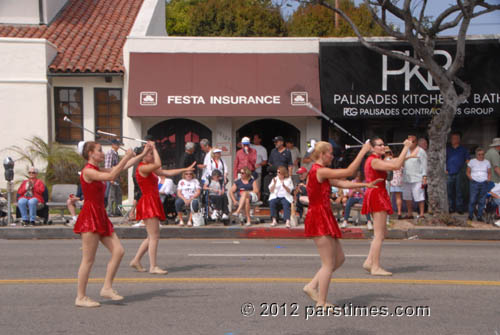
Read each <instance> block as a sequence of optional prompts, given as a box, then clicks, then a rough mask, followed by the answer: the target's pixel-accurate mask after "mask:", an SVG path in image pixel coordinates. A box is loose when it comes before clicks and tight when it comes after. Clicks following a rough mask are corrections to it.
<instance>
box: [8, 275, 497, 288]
mask: <svg viewBox="0 0 500 335" xmlns="http://www.w3.org/2000/svg"><path fill="white" fill-rule="evenodd" d="M310 280H311V279H310V278H272V277H270V278H267V277H261V278H231V277H228V278H217V277H214V278H182V277H179V278H116V279H115V280H114V281H115V282H118V283H307V282H309V281H310ZM103 282H104V278H91V279H89V283H103ZM331 282H332V283H338V284H406V285H460V286H500V281H492V280H491V281H490V280H446V279H442V280H441V279H381V278H380V279H379V278H333V279H332V280H331ZM76 283H77V278H40V279H1V280H0V285H16V284H17V285H29V284H76Z"/></svg>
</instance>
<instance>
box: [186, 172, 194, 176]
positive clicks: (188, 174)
mask: <svg viewBox="0 0 500 335" xmlns="http://www.w3.org/2000/svg"><path fill="white" fill-rule="evenodd" d="M185 175H186V176H193V175H194V173H191V172H189V173H185Z"/></svg>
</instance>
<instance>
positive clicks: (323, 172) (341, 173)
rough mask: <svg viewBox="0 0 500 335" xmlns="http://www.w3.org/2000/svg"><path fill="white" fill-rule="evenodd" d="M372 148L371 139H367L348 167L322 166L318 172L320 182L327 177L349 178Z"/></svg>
mask: <svg viewBox="0 0 500 335" xmlns="http://www.w3.org/2000/svg"><path fill="white" fill-rule="evenodd" d="M371 149H372V146H371V145H370V142H369V141H366V142H365V144H363V147H362V148H361V150H360V151H359V152H358V155H357V156H356V158H355V159H354V160H353V161H352V163H351V164H349V166H348V167H347V168H346V169H330V168H320V169H318V172H317V178H318V182H320V183H321V182H323V181H324V180H325V179H341V178H347V177H350V176H352V175H354V173H355V172H356V170H357V169H358V168H359V165H360V164H361V161H362V160H363V158H364V157H365V155H366V154H367V153H368V152H369V151H370V150H371Z"/></svg>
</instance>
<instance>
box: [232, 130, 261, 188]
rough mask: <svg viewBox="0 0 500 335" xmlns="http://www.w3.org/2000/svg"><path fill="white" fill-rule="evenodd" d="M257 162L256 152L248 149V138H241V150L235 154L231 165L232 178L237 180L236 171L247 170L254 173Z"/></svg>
mask: <svg viewBox="0 0 500 335" xmlns="http://www.w3.org/2000/svg"><path fill="white" fill-rule="evenodd" d="M256 162H257V151H256V150H255V149H252V148H251V147H250V138H248V137H246V136H245V137H243V138H242V139H241V149H240V150H238V151H237V152H236V158H235V160H234V164H233V178H234V180H236V179H238V178H239V177H240V176H239V175H238V171H240V170H241V169H243V168H245V167H246V168H248V169H249V170H250V171H251V172H252V173H253V172H254V171H255V164H256Z"/></svg>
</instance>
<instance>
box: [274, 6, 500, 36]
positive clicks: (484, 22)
mask: <svg viewBox="0 0 500 335" xmlns="http://www.w3.org/2000/svg"><path fill="white" fill-rule="evenodd" d="M286 1H287V3H288V4H289V6H284V7H283V8H284V9H283V11H282V12H283V15H284V16H285V17H286V16H288V15H291V14H292V13H293V11H294V10H295V9H296V8H297V7H298V5H299V1H297V0H286ZM354 2H355V3H356V5H359V4H360V3H362V2H363V0H354ZM413 2H414V3H419V2H421V1H418V0H416V1H413ZM487 2H488V3H490V4H500V0H488V1H487ZM453 3H455V4H456V1H453V0H429V1H428V4H427V9H426V11H425V14H426V15H428V16H434V17H435V16H437V15H439V13H441V12H442V11H443V10H445V9H446V8H448V6H449V5H450V4H453ZM388 20H389V21H391V22H393V23H394V24H396V25H398V21H399V20H398V19H396V18H394V17H392V18H391V17H389V16H388ZM399 22H401V21H399ZM398 26H400V25H398ZM400 30H401V31H403V27H402V26H400ZM457 34H458V28H454V29H448V30H445V31H444V32H443V33H442V34H441V35H448V36H450V35H457ZM467 34H468V35H478V34H500V11H495V12H492V13H488V14H485V15H481V16H479V17H477V18H475V19H473V20H472V21H471V24H470V26H469V29H468V30H467Z"/></svg>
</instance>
